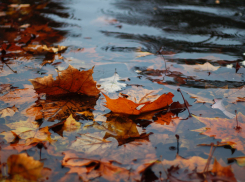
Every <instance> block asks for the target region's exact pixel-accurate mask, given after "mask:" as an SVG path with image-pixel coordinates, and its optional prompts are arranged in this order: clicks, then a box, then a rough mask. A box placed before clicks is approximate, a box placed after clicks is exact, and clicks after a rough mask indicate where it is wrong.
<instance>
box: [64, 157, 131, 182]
mask: <svg viewBox="0 0 245 182" xmlns="http://www.w3.org/2000/svg"><path fill="white" fill-rule="evenodd" d="M64 155H65V157H64V158H63V161H62V166H65V167H68V168H70V171H69V172H68V174H69V173H77V174H78V175H79V177H80V179H81V180H83V181H90V180H94V179H97V178H99V177H103V178H104V179H106V180H108V181H120V180H127V179H128V178H129V170H127V169H125V168H122V167H119V166H116V165H113V163H112V161H111V162H108V161H103V160H93V159H90V158H86V157H85V156H84V155H83V154H81V153H80V154H75V153H71V152H65V153H64Z"/></svg>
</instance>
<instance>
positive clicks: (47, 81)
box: [29, 65, 99, 96]
mask: <svg viewBox="0 0 245 182" xmlns="http://www.w3.org/2000/svg"><path fill="white" fill-rule="evenodd" d="M92 74H93V68H92V69H90V70H88V71H79V70H77V69H76V68H74V67H72V66H71V65H69V67H68V68H67V69H66V70H63V71H59V72H58V76H57V77H56V80H54V79H53V77H52V75H49V76H45V77H43V78H36V79H31V80H29V81H30V82H31V83H32V84H33V86H34V89H35V90H36V92H37V93H46V94H47V95H60V94H67V93H80V94H85V95H89V96H97V95H98V94H99V90H98V89H97V88H96V82H95V81H94V80H93V77H92Z"/></svg>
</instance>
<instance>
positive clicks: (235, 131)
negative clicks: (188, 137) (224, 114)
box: [192, 113, 245, 152]
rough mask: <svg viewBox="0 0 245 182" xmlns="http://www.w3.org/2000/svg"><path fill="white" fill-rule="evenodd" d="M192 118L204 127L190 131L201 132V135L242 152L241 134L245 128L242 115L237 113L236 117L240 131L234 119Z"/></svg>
mask: <svg viewBox="0 0 245 182" xmlns="http://www.w3.org/2000/svg"><path fill="white" fill-rule="evenodd" d="M194 117H195V118H196V119H198V120H199V121H200V122H202V123H203V124H205V127H202V128H200V129H196V130H192V131H195V132H201V134H203V135H207V136H210V137H214V138H216V139H221V142H223V143H227V144H230V145H231V147H233V148H236V149H237V150H241V151H243V152H244V138H245V133H244V132H243V128H245V123H244V122H245V116H244V115H243V114H242V113H238V115H237V120H238V122H239V126H240V127H241V129H239V128H237V121H236V118H233V119H227V118H204V117H197V116H194Z"/></svg>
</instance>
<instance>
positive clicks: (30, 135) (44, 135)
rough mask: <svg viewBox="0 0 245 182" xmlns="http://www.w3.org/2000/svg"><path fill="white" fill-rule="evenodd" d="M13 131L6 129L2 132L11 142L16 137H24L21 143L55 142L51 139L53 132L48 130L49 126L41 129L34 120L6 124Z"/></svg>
mask: <svg viewBox="0 0 245 182" xmlns="http://www.w3.org/2000/svg"><path fill="white" fill-rule="evenodd" d="M6 125H7V126H8V127H9V128H11V129H12V130H11V131H7V132H6V131H4V132H2V133H1V134H2V135H4V139H5V140H6V141H7V142H8V143H10V142H12V141H13V140H14V139H15V138H16V137H17V138H18V139H22V140H23V141H24V142H23V143H21V144H25V145H30V144H33V143H39V142H43V141H48V142H50V143H52V142H54V141H53V140H52V139H51V133H50V132H49V131H48V130H49V128H48V126H46V127H44V128H40V129H39V124H38V123H37V122H32V121H29V120H27V121H19V122H14V123H10V124H6Z"/></svg>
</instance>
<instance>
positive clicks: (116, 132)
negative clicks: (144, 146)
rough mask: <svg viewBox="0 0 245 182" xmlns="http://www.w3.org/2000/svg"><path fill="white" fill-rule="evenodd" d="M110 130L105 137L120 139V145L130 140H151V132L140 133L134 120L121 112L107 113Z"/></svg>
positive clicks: (108, 128) (107, 127)
mask: <svg viewBox="0 0 245 182" xmlns="http://www.w3.org/2000/svg"><path fill="white" fill-rule="evenodd" d="M106 117H107V121H106V123H107V126H106V127H105V128H106V129H107V130H108V131H107V132H106V133H105V136H104V139H107V138H110V137H113V138H115V139H116V140H117V141H118V145H119V146H120V145H123V144H126V143H129V142H133V141H135V142H149V135H150V134H151V133H149V134H146V133H141V134H140V133H139V131H138V129H137V125H136V123H135V122H133V120H131V119H129V118H128V117H124V116H122V115H119V114H106Z"/></svg>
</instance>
